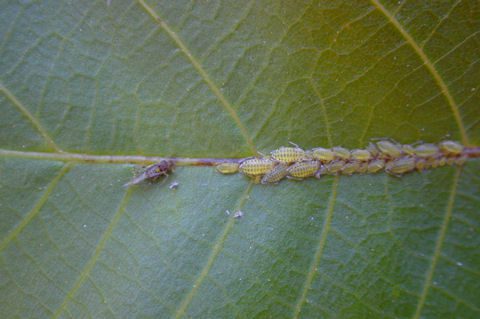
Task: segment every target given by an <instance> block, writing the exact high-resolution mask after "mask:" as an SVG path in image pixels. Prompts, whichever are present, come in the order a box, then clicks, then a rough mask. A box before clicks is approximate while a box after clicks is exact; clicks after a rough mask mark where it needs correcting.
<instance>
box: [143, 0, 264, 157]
mask: <svg viewBox="0 0 480 319" xmlns="http://www.w3.org/2000/svg"><path fill="white" fill-rule="evenodd" d="M137 1H138V3H139V4H140V5H141V6H142V7H143V9H144V10H145V11H147V13H148V14H149V15H150V16H151V17H152V18H153V19H154V20H155V21H156V22H157V23H158V24H159V25H160V27H161V28H162V29H163V30H164V31H165V32H166V33H167V34H168V36H170V38H171V39H172V40H173V42H175V44H176V45H177V46H178V47H179V48H180V50H181V51H182V52H183V54H185V56H186V57H187V59H188V60H189V61H190V63H191V64H192V65H193V67H194V68H195V70H197V72H198V73H199V74H200V76H201V77H202V78H203V80H204V81H205V83H206V84H207V85H208V87H209V88H210V90H212V92H213V94H215V96H216V97H217V98H218V100H219V101H220V104H221V105H222V106H223V107H224V108H225V110H227V112H228V113H229V114H230V116H231V117H232V119H233V121H234V122H235V124H236V125H237V126H238V128H239V129H240V132H241V134H242V136H243V138H244V139H245V141H246V143H247V145H248V147H249V148H250V150H251V151H252V152H253V153H254V154H256V153H257V150H256V147H255V145H254V143H253V140H252V139H251V137H250V135H249V134H248V131H247V128H246V127H245V125H243V123H242V121H241V120H240V117H239V116H238V114H237V112H236V111H235V109H234V108H233V106H232V104H230V102H229V101H228V100H227V99H226V98H225V96H224V95H223V94H222V92H221V91H220V89H219V88H218V86H217V85H216V84H215V82H213V80H212V79H211V78H210V76H209V75H208V73H207V72H206V71H205V69H204V68H203V66H202V65H201V63H200V62H199V61H198V59H197V58H196V57H195V56H193V54H192V52H191V51H190V50H189V49H188V47H187V46H186V45H185V43H184V42H183V40H182V39H181V38H180V36H179V35H178V34H177V33H176V32H175V31H173V30H172V29H171V28H170V26H169V25H168V24H167V23H166V22H165V21H164V20H163V19H162V18H161V17H160V16H159V15H158V14H157V13H156V12H155V11H154V10H153V8H151V7H150V6H149V5H148V4H147V3H146V2H145V1H144V0H137Z"/></svg>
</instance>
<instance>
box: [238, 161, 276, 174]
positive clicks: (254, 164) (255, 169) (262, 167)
mask: <svg viewBox="0 0 480 319" xmlns="http://www.w3.org/2000/svg"><path fill="white" fill-rule="evenodd" d="M274 166H275V162H274V161H272V160H271V159H268V158H250V159H247V160H245V161H243V162H242V163H241V164H240V167H239V171H240V172H242V173H243V174H245V175H249V176H257V175H263V174H266V173H268V172H269V171H270V170H271V169H272V168H273V167H274Z"/></svg>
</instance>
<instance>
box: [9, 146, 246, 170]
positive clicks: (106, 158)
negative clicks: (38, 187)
mask: <svg viewBox="0 0 480 319" xmlns="http://www.w3.org/2000/svg"><path fill="white" fill-rule="evenodd" d="M0 156H5V157H14V158H30V159H38V160H55V161H64V162H77V163H85V164H98V163H111V164H152V163H158V162H160V161H162V160H172V161H175V165H176V166H214V165H218V164H221V163H238V162H239V160H241V159H242V158H220V157H218V158H190V157H160V156H142V155H92V154H82V153H69V152H61V153H44V152H22V151H13V150H5V149H0Z"/></svg>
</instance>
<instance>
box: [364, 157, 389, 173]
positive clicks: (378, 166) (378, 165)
mask: <svg viewBox="0 0 480 319" xmlns="http://www.w3.org/2000/svg"><path fill="white" fill-rule="evenodd" d="M384 168H385V161H384V160H382V159H376V160H373V161H371V162H370V163H368V167H367V172H368V173H378V172H379V171H381V170H382V169H384Z"/></svg>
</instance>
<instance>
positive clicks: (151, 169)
mask: <svg viewBox="0 0 480 319" xmlns="http://www.w3.org/2000/svg"><path fill="white" fill-rule="evenodd" d="M174 168H175V163H174V162H173V161H169V160H163V161H160V162H158V163H155V164H152V165H150V166H147V167H146V168H145V170H144V171H143V172H141V173H140V174H138V175H137V176H135V177H134V178H133V179H132V180H131V181H130V182H128V183H126V184H125V185H123V186H125V187H128V186H130V185H136V184H139V183H141V182H143V181H145V180H149V181H156V180H158V179H159V178H160V177H162V176H168V173H170V172H172V171H173V170H174Z"/></svg>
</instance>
